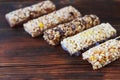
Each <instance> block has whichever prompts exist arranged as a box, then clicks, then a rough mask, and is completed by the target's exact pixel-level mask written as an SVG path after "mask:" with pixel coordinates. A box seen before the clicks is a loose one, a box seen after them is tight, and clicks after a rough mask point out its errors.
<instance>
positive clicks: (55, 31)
mask: <svg viewBox="0 0 120 80" xmlns="http://www.w3.org/2000/svg"><path fill="white" fill-rule="evenodd" d="M99 23H100V20H99V18H98V17H97V16H96V15H85V16H84V17H78V18H76V19H74V20H73V21H71V22H68V23H65V24H60V25H58V26H56V27H54V28H51V29H48V30H46V31H45V32H44V36H43V37H44V40H46V41H47V42H48V43H49V44H50V45H52V46H55V45H58V44H59V43H60V41H61V40H63V39H64V38H66V37H69V36H72V35H75V34H77V33H78V32H81V31H83V30H85V29H88V28H91V27H94V26H96V25H98V24H99Z"/></svg>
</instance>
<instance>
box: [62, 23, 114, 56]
mask: <svg viewBox="0 0 120 80" xmlns="http://www.w3.org/2000/svg"><path fill="white" fill-rule="evenodd" d="M115 35H116V30H115V29H114V28H113V27H112V26H111V25H110V24H109V23H102V24H100V25H97V26H95V27H93V28H90V29H88V30H85V31H83V32H81V33H78V34H77V35H74V36H72V37H68V38H65V39H63V41H61V45H62V47H63V49H64V50H66V51H68V52H69V53H70V54H71V55H73V54H79V53H81V52H82V51H84V50H85V49H87V48H89V47H90V46H92V45H94V44H95V43H97V42H100V41H103V40H106V39H108V38H111V37H113V36H115Z"/></svg>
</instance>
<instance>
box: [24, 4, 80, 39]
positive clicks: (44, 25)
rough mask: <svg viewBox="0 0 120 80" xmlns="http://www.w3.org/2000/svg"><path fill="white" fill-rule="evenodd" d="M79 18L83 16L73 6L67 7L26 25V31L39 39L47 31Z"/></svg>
mask: <svg viewBox="0 0 120 80" xmlns="http://www.w3.org/2000/svg"><path fill="white" fill-rule="evenodd" d="M79 16H81V14H80V12H79V11H78V10H76V9H75V8H74V7H72V6H67V7H64V8H62V9H60V10H57V11H54V12H52V13H50V14H48V15H44V16H42V17H39V18H37V19H33V20H31V21H29V22H27V23H25V24H24V29H25V31H26V32H28V33H29V34H30V35H31V36H32V37H37V36H39V35H41V34H43V32H44V31H45V30H46V29H49V28H52V27H55V26H57V25H58V24H60V23H65V22H69V21H71V20H73V19H75V18H77V17H79Z"/></svg>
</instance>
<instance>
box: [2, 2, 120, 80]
mask: <svg viewBox="0 0 120 80" xmlns="http://www.w3.org/2000/svg"><path fill="white" fill-rule="evenodd" d="M40 1H41V0H16V1H15V0H0V80H66V79H67V80H120V59H119V60H117V61H115V62H113V63H112V64H109V65H108V66H106V67H104V68H102V69H100V70H96V71H93V70H92V67H91V65H90V64H89V63H88V62H86V61H83V60H82V59H81V56H80V57H71V56H69V54H67V53H66V52H64V51H63V50H62V48H61V47H60V46H57V47H51V46H49V45H48V44H47V43H46V42H45V41H44V40H43V38H42V36H41V37H38V38H31V37H30V36H29V35H28V34H27V33H26V32H25V31H24V30H23V28H22V26H21V27H20V28H16V29H12V28H10V27H9V25H8V23H7V22H6V20H5V18H4V15H5V14H6V13H7V12H10V11H12V10H15V9H18V8H21V7H24V6H28V5H31V4H34V3H36V2H40ZM52 1H53V2H54V3H55V4H56V5H57V9H59V8H62V7H64V6H67V5H73V6H74V7H75V8H77V9H78V10H79V11H80V12H81V13H82V14H83V15H85V14H96V15H98V16H99V17H100V19H101V22H109V23H111V24H112V25H113V26H114V27H115V28H116V29H117V31H118V35H120V10H119V9H120V1H119V0H52Z"/></svg>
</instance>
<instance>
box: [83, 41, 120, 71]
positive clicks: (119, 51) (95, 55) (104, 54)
mask: <svg viewBox="0 0 120 80" xmlns="http://www.w3.org/2000/svg"><path fill="white" fill-rule="evenodd" d="M82 57H83V59H84V60H87V61H88V62H89V63H91V65H92V67H93V69H94V70H96V69H100V68H102V67H104V66H106V65H107V64H109V63H111V62H113V61H115V60H117V59H118V58H119V57H120V40H116V39H111V40H109V41H106V42H104V43H102V44H100V45H98V46H96V47H93V48H91V49H89V50H88V51H86V52H84V53H83V54H82Z"/></svg>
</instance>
